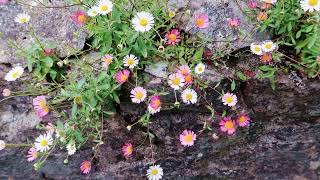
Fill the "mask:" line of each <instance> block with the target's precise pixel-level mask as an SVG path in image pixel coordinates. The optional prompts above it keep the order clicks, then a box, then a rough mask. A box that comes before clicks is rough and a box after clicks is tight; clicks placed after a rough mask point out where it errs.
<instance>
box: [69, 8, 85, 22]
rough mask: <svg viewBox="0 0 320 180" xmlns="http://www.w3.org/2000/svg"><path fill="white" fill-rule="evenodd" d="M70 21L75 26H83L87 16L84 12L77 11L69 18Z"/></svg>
mask: <svg viewBox="0 0 320 180" xmlns="http://www.w3.org/2000/svg"><path fill="white" fill-rule="evenodd" d="M71 19H72V20H73V21H74V22H75V23H76V24H77V25H80V26H82V25H84V23H85V22H86V20H87V15H86V13H85V12H83V11H80V10H79V11H77V12H75V13H74V14H73V15H72V16H71Z"/></svg>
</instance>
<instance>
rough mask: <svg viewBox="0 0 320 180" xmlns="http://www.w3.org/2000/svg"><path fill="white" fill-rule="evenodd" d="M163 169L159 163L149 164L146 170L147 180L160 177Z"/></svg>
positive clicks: (155, 179)
mask: <svg viewBox="0 0 320 180" xmlns="http://www.w3.org/2000/svg"><path fill="white" fill-rule="evenodd" d="M162 176H163V169H162V168H161V167H160V166H159V165H154V166H150V167H149V169H148V170H147V177H148V179H149V180H159V179H162Z"/></svg>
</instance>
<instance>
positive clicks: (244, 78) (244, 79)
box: [237, 71, 247, 81]
mask: <svg viewBox="0 0 320 180" xmlns="http://www.w3.org/2000/svg"><path fill="white" fill-rule="evenodd" d="M237 76H238V77H239V79H240V80H241V81H246V80H247V76H246V75H244V74H243V73H242V72H241V71H238V72H237Z"/></svg>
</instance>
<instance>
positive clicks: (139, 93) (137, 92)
mask: <svg viewBox="0 0 320 180" xmlns="http://www.w3.org/2000/svg"><path fill="white" fill-rule="evenodd" d="M130 93H131V95H130V97H131V101H132V102H133V103H137V104H139V103H141V102H143V101H144V100H145V99H146V97H147V91H146V90H145V89H144V88H143V87H135V88H134V89H132V90H131V92H130Z"/></svg>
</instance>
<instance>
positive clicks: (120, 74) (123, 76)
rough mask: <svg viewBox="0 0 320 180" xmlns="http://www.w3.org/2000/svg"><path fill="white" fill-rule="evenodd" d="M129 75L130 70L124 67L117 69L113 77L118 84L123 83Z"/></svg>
mask: <svg viewBox="0 0 320 180" xmlns="http://www.w3.org/2000/svg"><path fill="white" fill-rule="evenodd" d="M129 75H130V71H128V70H126V69H125V70H122V71H121V70H120V71H118V72H117V73H116V74H115V76H114V77H115V79H116V81H117V82H118V84H123V83H125V82H126V81H127V80H128V78H129Z"/></svg>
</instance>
